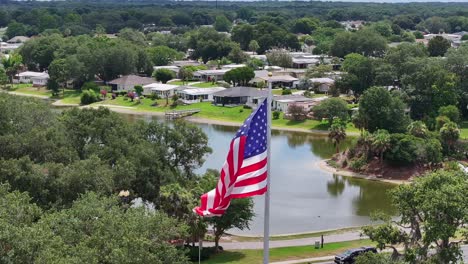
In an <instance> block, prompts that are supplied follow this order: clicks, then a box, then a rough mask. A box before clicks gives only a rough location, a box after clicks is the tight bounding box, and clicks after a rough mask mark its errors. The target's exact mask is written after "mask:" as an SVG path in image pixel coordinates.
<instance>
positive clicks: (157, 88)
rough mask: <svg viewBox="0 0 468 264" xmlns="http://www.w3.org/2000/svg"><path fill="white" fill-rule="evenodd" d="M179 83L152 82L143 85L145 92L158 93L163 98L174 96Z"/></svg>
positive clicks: (146, 93)
mask: <svg viewBox="0 0 468 264" xmlns="http://www.w3.org/2000/svg"><path fill="white" fill-rule="evenodd" d="M178 87H181V86H179V85H173V84H165V83H151V84H147V85H144V86H143V94H144V95H149V94H157V95H158V96H160V97H161V98H165V97H166V96H169V97H171V96H173V95H174V94H175V91H176V90H177V88H178Z"/></svg>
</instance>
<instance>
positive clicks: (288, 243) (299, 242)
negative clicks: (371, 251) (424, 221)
mask: <svg viewBox="0 0 468 264" xmlns="http://www.w3.org/2000/svg"><path fill="white" fill-rule="evenodd" d="M362 238H365V237H361V236H360V233H359V232H356V231H354V232H346V233H341V234H333V235H326V236H324V242H325V243H332V242H342V241H350V240H358V239H362ZM315 241H320V237H310V238H300V239H292V240H277V241H270V248H278V247H294V246H306V245H310V246H312V245H314V244H315ZM203 246H209V247H211V246H214V243H210V242H203ZM220 246H222V247H223V248H224V249H226V250H233V249H262V248H263V242H224V243H220Z"/></svg>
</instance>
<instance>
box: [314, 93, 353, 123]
mask: <svg viewBox="0 0 468 264" xmlns="http://www.w3.org/2000/svg"><path fill="white" fill-rule="evenodd" d="M312 112H313V113H314V117H315V118H316V119H319V120H321V119H323V118H326V119H327V120H328V124H329V125H331V123H332V122H333V118H335V117H338V118H340V119H341V120H344V121H346V120H348V117H349V115H348V106H347V104H346V102H345V101H343V100H342V99H341V98H330V99H327V100H324V101H323V102H321V103H320V104H318V105H316V106H315V107H314V108H313V109H312Z"/></svg>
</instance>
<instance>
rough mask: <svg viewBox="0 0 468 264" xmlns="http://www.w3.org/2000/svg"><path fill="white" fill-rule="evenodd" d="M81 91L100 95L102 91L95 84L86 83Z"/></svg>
mask: <svg viewBox="0 0 468 264" xmlns="http://www.w3.org/2000/svg"><path fill="white" fill-rule="evenodd" d="M81 90H82V91H85V90H93V91H94V92H96V93H99V92H100V90H101V89H100V88H99V85H97V84H96V83H95V82H85V83H84V84H83V86H81Z"/></svg>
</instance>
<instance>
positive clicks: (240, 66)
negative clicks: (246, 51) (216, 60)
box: [221, 64, 245, 70]
mask: <svg viewBox="0 0 468 264" xmlns="http://www.w3.org/2000/svg"><path fill="white" fill-rule="evenodd" d="M242 67H245V64H227V65H223V66H221V69H223V70H232V69H236V68H242Z"/></svg>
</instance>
